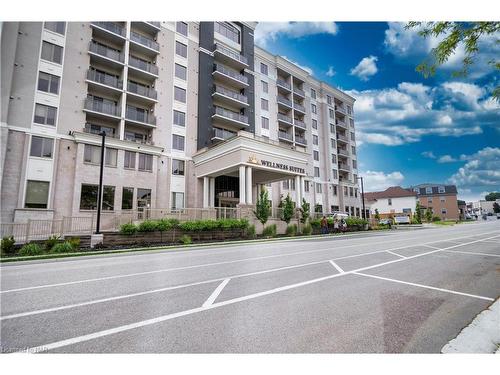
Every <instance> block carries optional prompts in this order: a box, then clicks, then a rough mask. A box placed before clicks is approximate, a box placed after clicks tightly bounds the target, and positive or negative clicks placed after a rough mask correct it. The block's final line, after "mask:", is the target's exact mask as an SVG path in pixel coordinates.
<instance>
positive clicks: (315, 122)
mask: <svg viewBox="0 0 500 375" xmlns="http://www.w3.org/2000/svg"><path fill="white" fill-rule="evenodd" d="M312 128H313V129H318V120H314V119H313V120H312Z"/></svg>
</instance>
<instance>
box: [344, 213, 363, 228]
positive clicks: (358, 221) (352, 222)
mask: <svg viewBox="0 0 500 375" xmlns="http://www.w3.org/2000/svg"><path fill="white" fill-rule="evenodd" d="M345 222H346V224H347V226H348V227H351V228H353V227H354V228H355V227H357V228H358V229H362V228H364V226H365V225H366V224H368V221H367V220H365V219H362V218H360V217H352V216H349V217H348V218H347V219H346V220H345Z"/></svg>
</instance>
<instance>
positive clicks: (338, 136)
mask: <svg viewBox="0 0 500 375" xmlns="http://www.w3.org/2000/svg"><path fill="white" fill-rule="evenodd" d="M337 139H339V140H341V141H344V142H349V139H348V138H347V137H346V136H345V135H342V134H337Z"/></svg>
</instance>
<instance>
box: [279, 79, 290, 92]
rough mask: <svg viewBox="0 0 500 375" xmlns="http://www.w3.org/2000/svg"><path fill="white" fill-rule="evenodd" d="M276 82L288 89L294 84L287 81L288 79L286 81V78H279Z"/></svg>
mask: <svg viewBox="0 0 500 375" xmlns="http://www.w3.org/2000/svg"><path fill="white" fill-rule="evenodd" d="M276 84H277V85H278V86H281V87H284V88H286V89H288V90H292V85H290V84H289V83H288V82H286V81H285V80H283V79H280V78H278V79H277V80H276Z"/></svg>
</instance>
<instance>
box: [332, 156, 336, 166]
mask: <svg viewBox="0 0 500 375" xmlns="http://www.w3.org/2000/svg"><path fill="white" fill-rule="evenodd" d="M332 163H333V164H337V155H335V154H332Z"/></svg>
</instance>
